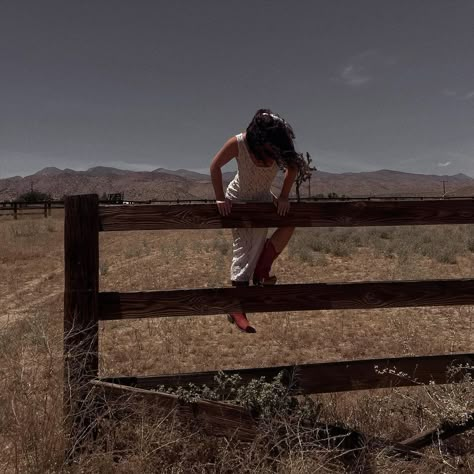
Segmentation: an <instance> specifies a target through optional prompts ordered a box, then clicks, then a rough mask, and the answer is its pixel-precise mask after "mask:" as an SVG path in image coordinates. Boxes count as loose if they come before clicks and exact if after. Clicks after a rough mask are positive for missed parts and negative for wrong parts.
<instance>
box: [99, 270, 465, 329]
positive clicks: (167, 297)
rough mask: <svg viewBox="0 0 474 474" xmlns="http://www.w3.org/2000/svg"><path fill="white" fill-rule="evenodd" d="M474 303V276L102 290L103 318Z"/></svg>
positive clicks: (101, 316)
mask: <svg viewBox="0 0 474 474" xmlns="http://www.w3.org/2000/svg"><path fill="white" fill-rule="evenodd" d="M472 304H474V279H459V280H427V281H423V280H422V281H376V282H355V283H308V284H291V285H276V286H267V287H264V288H260V287H237V288H204V289H190V290H163V291H142V292H131V293H118V292H103V293H100V294H99V315H100V316H99V318H100V319H101V320H113V319H130V318H160V317H170V316H197V315H209V314H224V313H227V312H232V311H246V312H248V313H256V312H272V311H309V310H323V309H324V310H327V309H371V308H372V309H373V308H397V307H416V306H452V305H472Z"/></svg>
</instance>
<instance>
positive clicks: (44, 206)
mask: <svg viewBox="0 0 474 474" xmlns="http://www.w3.org/2000/svg"><path fill="white" fill-rule="evenodd" d="M43 208H44V212H43V214H44V217H45V219H46V218H47V217H48V203H47V202H45V203H44V205H43Z"/></svg>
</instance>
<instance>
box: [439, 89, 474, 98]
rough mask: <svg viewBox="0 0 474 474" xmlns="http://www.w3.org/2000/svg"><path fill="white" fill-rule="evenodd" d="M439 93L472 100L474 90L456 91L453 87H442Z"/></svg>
mask: <svg viewBox="0 0 474 474" xmlns="http://www.w3.org/2000/svg"><path fill="white" fill-rule="evenodd" d="M441 93H442V94H443V95H445V96H446V97H453V98H454V99H457V100H474V91H469V92H458V91H455V90H454V89H443V90H442V91H441Z"/></svg>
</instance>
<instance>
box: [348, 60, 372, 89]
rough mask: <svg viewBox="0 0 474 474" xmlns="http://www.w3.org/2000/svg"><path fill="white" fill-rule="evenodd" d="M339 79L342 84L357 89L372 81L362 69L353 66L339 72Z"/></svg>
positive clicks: (350, 65)
mask: <svg viewBox="0 0 474 474" xmlns="http://www.w3.org/2000/svg"><path fill="white" fill-rule="evenodd" d="M340 77H341V80H342V82H343V83H344V84H346V85H348V86H351V87H359V86H362V85H364V84H367V82H369V81H371V80H372V77H371V76H369V75H368V74H366V73H364V69H363V67H361V66H357V65H355V64H349V65H347V66H345V67H344V68H343V69H342V71H341V75H340Z"/></svg>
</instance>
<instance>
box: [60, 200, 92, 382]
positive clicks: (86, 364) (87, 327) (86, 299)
mask: <svg viewBox="0 0 474 474" xmlns="http://www.w3.org/2000/svg"><path fill="white" fill-rule="evenodd" d="M98 209H99V201H98V198H97V195H95V194H91V195H87V194H84V195H80V196H68V197H67V198H66V199H65V210H64V352H65V358H66V374H65V375H66V376H67V375H68V374H71V373H73V374H74V377H82V376H85V375H87V376H89V377H94V376H96V375H97V370H98V356H97V351H98V319H99V318H98V293H99V220H98ZM78 354H83V357H84V360H79V359H82V357H78Z"/></svg>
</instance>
